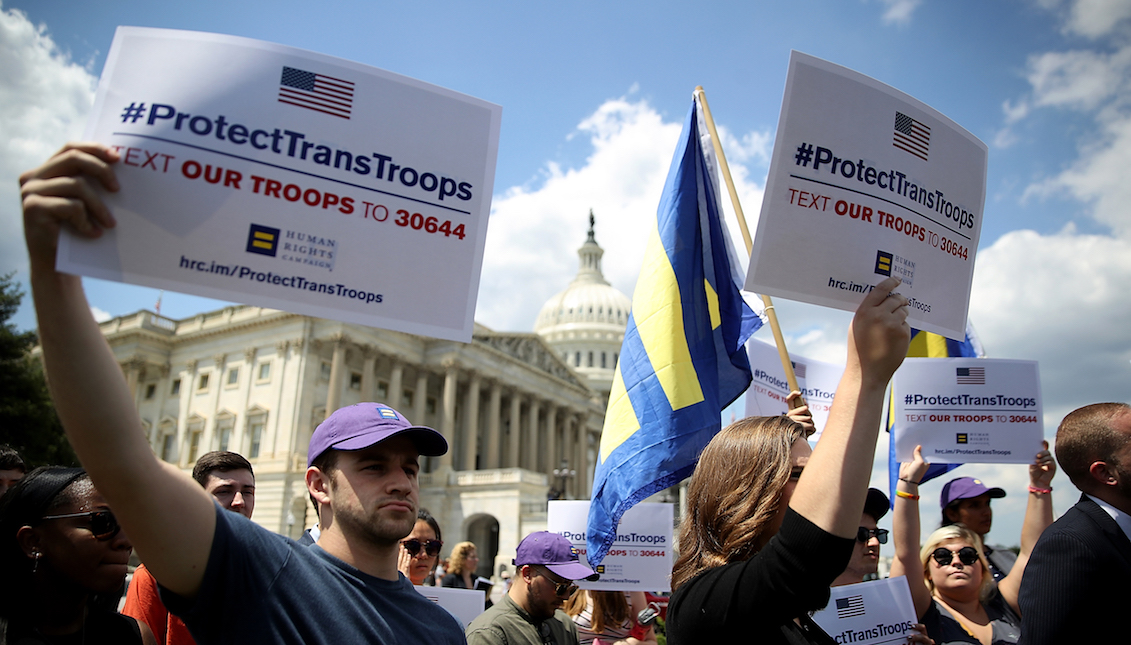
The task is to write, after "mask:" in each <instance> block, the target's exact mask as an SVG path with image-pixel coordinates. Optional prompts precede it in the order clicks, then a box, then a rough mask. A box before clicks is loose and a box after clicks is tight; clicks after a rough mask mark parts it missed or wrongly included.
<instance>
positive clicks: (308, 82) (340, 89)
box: [279, 67, 354, 119]
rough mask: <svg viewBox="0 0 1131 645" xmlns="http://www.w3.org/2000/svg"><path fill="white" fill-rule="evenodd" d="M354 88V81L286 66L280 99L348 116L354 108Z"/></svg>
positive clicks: (301, 106)
mask: <svg viewBox="0 0 1131 645" xmlns="http://www.w3.org/2000/svg"><path fill="white" fill-rule="evenodd" d="M353 87H354V84H353V82H352V81H345V80H342V79H340V78H334V77H332V76H326V75H324V74H316V73H314V72H308V71H306V70H303V69H297V68H294V67H284V68H283V76H282V78H281V79H280V81H279V102H280V103H286V104H288V105H296V106H298V107H300V108H306V109H308V110H314V111H315V112H322V113H323V114H330V115H333V116H337V117H341V118H343V119H348V118H350V111H351V110H353Z"/></svg>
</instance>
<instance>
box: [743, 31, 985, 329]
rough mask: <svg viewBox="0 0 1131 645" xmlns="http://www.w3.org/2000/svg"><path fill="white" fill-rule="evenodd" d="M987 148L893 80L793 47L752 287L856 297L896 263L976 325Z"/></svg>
mask: <svg viewBox="0 0 1131 645" xmlns="http://www.w3.org/2000/svg"><path fill="white" fill-rule="evenodd" d="M987 153H988V151H987V148H986V145H985V144H984V143H982V142H981V141H979V140H978V139H977V138H975V137H974V136H973V135H972V134H970V133H969V132H967V131H966V130H964V129H962V128H961V127H959V126H958V125H957V124H956V123H954V122H953V121H951V120H950V119H948V118H946V117H945V116H943V115H942V114H940V113H939V112H937V111H936V110H934V109H932V108H931V107H929V106H927V105H925V104H924V103H922V102H920V101H917V100H916V99H914V98H912V97H910V96H908V95H906V94H904V93H902V92H900V91H899V90H896V89H894V88H892V87H889V86H887V85H884V84H883V83H880V82H879V81H877V80H875V79H872V78H869V77H867V76H864V75H862V74H859V73H857V72H853V71H852V70H849V69H845V68H843V67H840V66H838V65H833V64H832V63H829V62H827V61H823V60H820V59H818V58H813V57H812V56H807V55H805V54H801V53H799V52H793V54H792V56H791V57H790V59H789V74H788V77H787V80H786V86H785V98H784V100H783V101H782V111H781V118H780V120H779V122H778V132H777V138H776V140H775V141H774V154H773V158H772V159H771V161H770V172H769V176H768V177H767V179H766V192H765V197H764V198H763V200H762V212H761V216H760V219H759V220H758V232H757V235H756V236H755V238H754V250H753V253H752V254H751V256H750V270H749V272H748V273H747V280H746V289H747V290H748V291H754V292H757V293H762V294H769V295H774V296H782V297H785V298H793V299H796V300H802V301H805V302H811V303H813V304H818V305H823V306H826V307H835V308H837V309H846V310H848V311H854V310H855V309H856V307H857V306H858V305H859V304H860V300H861V299H862V298H863V294H864V293H866V292H868V291H870V290H871V288H872V286H874V285H875V284H876V283H878V282H880V281H881V280H883V279H885V278H886V277H887V276H889V275H892V276H900V277H901V278H902V279H903V284H902V285H901V286H900V287H899V289H898V291H899V292H900V293H901V294H903V295H904V296H906V297H907V298H908V299H909V300H910V301H911V306H910V307H909V311H910V316H909V318H908V322H909V323H911V326H913V327H916V328H919V329H925V330H927V331H931V332H935V333H937V334H942V335H945V336H947V337H949V338H955V339H962V338H963V334H964V330H965V327H966V312H967V309H968V307H969V300H970V282H971V280H972V278H973V275H974V253H975V251H976V249H977V248H978V237H979V234H980V232H981V228H982V207H983V204H984V202H985V196H986V158H987Z"/></svg>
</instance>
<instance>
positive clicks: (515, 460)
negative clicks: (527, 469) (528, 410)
mask: <svg viewBox="0 0 1131 645" xmlns="http://www.w3.org/2000/svg"><path fill="white" fill-rule="evenodd" d="M521 434H522V395H521V394H519V393H518V390H515V391H513V392H511V434H510V437H508V438H507V461H506V468H518V467H520V465H521V464H520V462H519V454H518V450H519V448H520V447H521V445H522V442H521Z"/></svg>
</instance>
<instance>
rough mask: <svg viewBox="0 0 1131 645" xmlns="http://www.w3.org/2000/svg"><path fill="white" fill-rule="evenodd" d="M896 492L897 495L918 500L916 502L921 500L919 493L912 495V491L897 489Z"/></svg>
mask: <svg viewBox="0 0 1131 645" xmlns="http://www.w3.org/2000/svg"><path fill="white" fill-rule="evenodd" d="M895 494H896V496H897V497H902V498H903V499H910V500H913V501H916V502H917V501H919V496H918V495H912V494H911V493H908V492H906V491H902V490H897V491H895Z"/></svg>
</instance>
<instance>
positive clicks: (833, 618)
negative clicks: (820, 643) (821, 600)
mask: <svg viewBox="0 0 1131 645" xmlns="http://www.w3.org/2000/svg"><path fill="white" fill-rule="evenodd" d="M830 591H831V593H832V596H831V597H830V598H829V604H828V606H827V607H825V608H824V609H822V610H821V611H819V612H817V613H815V614H813V622H815V623H817V624H818V625H820V626H821V629H823V630H825V632H827V633H828V635H829V636H832V637H833V640H835V641H836V642H838V643H853V645H880V644H881V643H890V644H892V645H895V644H896V643H898V644H899V645H903V643H906V642H907V635H908V634H910V633H912V632H911V626H912V625H914V624H916V623H918V622H919V620H918V618H916V617H915V603H914V602H912V600H911V590H910V589H909V588H908V586H907V578H904V577H903V576H899V577H898V578H887V579H884V580H873V581H871V582H861V583H860V584H855V585H844V586H841V587H833V588H832V589H831V590H830Z"/></svg>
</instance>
